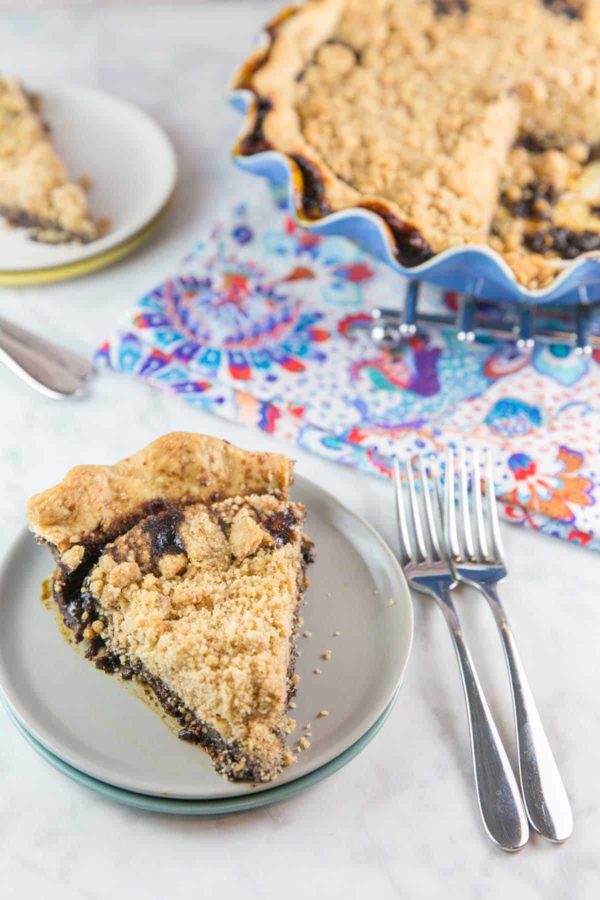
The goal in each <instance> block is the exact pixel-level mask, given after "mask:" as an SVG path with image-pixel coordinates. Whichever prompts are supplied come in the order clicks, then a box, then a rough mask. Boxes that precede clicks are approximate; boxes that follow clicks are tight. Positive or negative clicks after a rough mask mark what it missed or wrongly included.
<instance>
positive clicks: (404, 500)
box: [393, 456, 444, 565]
mask: <svg viewBox="0 0 600 900" xmlns="http://www.w3.org/2000/svg"><path fill="white" fill-rule="evenodd" d="M415 470H416V477H415ZM393 474H394V488H395V493H396V509H397V513H398V530H399V533H400V550H401V556H402V564H403V565H406V564H407V563H409V562H412V563H420V562H436V561H440V560H442V559H443V556H444V554H443V552H442V549H441V542H440V528H439V524H438V522H439V515H436V510H437V512H438V513H439V498H438V493H437V483H436V480H435V478H434V476H433V474H432V473H431V471H430V470H429V468H428V467H427V465H426V463H425V461H424V459H423V457H422V456H413V457H410V458H409V457H398V456H394V457H393ZM403 481H404V482H405V484H406V489H404V488H403V484H402V482H403Z"/></svg>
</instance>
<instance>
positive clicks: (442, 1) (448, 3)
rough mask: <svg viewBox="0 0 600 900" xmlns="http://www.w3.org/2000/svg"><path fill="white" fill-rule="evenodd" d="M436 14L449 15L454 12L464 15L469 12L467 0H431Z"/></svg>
mask: <svg viewBox="0 0 600 900" xmlns="http://www.w3.org/2000/svg"><path fill="white" fill-rule="evenodd" d="M433 10H434V12H435V14H436V16H451V15H453V14H456V13H460V14H461V15H463V16H464V15H465V13H468V12H469V0H433Z"/></svg>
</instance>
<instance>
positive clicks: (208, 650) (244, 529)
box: [29, 434, 312, 782]
mask: <svg viewBox="0 0 600 900" xmlns="http://www.w3.org/2000/svg"><path fill="white" fill-rule="evenodd" d="M291 476H292V464H291V461H290V460H288V459H287V458H286V457H284V456H280V455H275V454H268V453H250V452H246V451H243V450H239V449H238V448H236V447H233V446H232V445H230V444H228V443H226V442H224V441H220V440H217V439H215V438H210V437H205V436H202V435H193V434H171V435H166V436H165V437H163V438H160V439H159V440H158V441H155V442H154V443H153V444H151V445H150V446H149V447H146V448H145V450H142V451H141V452H140V453H137V454H135V455H134V456H132V457H129V458H128V459H126V460H123V461H122V462H120V463H117V464H116V465H115V466H80V467H79V468H76V469H73V470H72V471H71V472H70V473H69V474H68V475H67V477H66V478H65V480H64V481H63V482H62V483H61V484H59V485H57V486H56V487H54V488H51V489H50V490H49V491H46V492H45V493H43V494H38V495H37V496H35V497H33V498H32V500H31V501H30V505H29V520H30V525H31V527H32V529H33V531H34V532H35V534H36V536H37V538H38V540H40V541H42V542H45V543H47V544H48V545H49V546H50V547H51V549H52V550H53V552H54V554H55V556H56V557H57V569H56V573H55V578H54V598H55V599H56V601H57V603H58V605H59V607H60V609H61V611H62V614H63V617H64V621H65V623H66V624H67V625H68V626H69V628H71V629H72V630H73V632H74V635H75V639H76V640H77V641H85V642H86V643H87V648H86V655H87V656H88V657H89V658H90V659H92V660H93V661H94V662H95V664H96V665H97V666H98V667H99V668H101V669H104V671H106V672H109V673H116V674H118V675H119V676H120V677H122V678H124V679H132V678H135V679H136V680H138V681H140V682H142V683H144V684H145V685H147V686H148V687H149V688H150V689H151V690H152V691H153V692H154V695H155V697H156V699H157V701H158V702H159V704H160V705H161V707H162V708H163V709H164V710H165V711H166V712H167V713H168V714H169V715H170V716H172V717H173V718H174V719H175V720H176V722H177V724H178V727H179V736H180V737H181V738H182V739H184V740H187V741H191V742H194V743H197V744H199V745H200V746H202V747H203V748H204V749H205V750H207V752H208V753H209V754H210V756H211V758H212V760H213V762H214V764H215V767H216V769H217V771H218V772H220V773H222V774H224V775H226V776H227V777H228V778H230V779H232V780H251V781H257V782H264V781H270V780H271V779H272V778H274V777H275V776H276V775H277V773H278V772H279V771H280V770H281V768H282V767H283V766H284V765H286V764H287V763H288V762H289V761H290V754H289V752H288V750H287V749H286V744H285V738H286V735H287V733H288V732H289V731H290V730H291V728H292V727H293V722H292V720H291V719H289V718H288V715H287V712H288V708H289V703H290V701H291V699H292V697H293V696H294V693H295V687H296V681H297V678H296V676H295V675H294V664H295V635H296V622H297V615H298V608H299V605H300V603H301V602H302V596H303V592H304V590H305V587H306V583H307V582H306V575H305V572H306V567H307V565H308V563H309V562H310V561H311V559H312V544H311V543H310V541H309V540H308V538H307V537H306V536H305V535H304V534H303V527H302V526H303V522H304V518H305V511H304V508H303V507H302V506H301V505H300V504H297V503H292V502H290V501H289V499H288V497H287V492H288V487H289V484H290V481H291Z"/></svg>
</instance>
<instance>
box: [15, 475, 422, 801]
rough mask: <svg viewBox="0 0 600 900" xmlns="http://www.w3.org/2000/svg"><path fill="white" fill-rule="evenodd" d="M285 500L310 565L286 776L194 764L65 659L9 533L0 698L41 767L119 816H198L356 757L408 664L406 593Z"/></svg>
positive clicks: (36, 556)
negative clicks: (303, 744)
mask: <svg viewBox="0 0 600 900" xmlns="http://www.w3.org/2000/svg"><path fill="white" fill-rule="evenodd" d="M294 493H295V497H294V499H296V500H298V501H300V502H302V503H305V504H306V506H307V508H308V511H309V520H308V530H309V533H310V535H311V537H312V538H313V539H314V541H315V543H316V546H317V553H318V557H317V562H316V563H315V565H314V566H312V567H311V570H310V576H311V586H310V588H309V591H308V594H307V604H306V607H305V608H304V609H303V616H304V622H303V624H302V626H301V629H300V630H301V635H302V636H301V637H299V639H298V646H299V650H300V651H301V655H300V656H299V658H298V663H297V667H296V671H297V672H298V674H299V675H300V676H301V682H300V686H299V690H298V697H297V701H296V702H297V707H296V709H295V710H294V711H293V715H294V718H295V719H296V721H297V729H296V732H295V733H294V734H293V735H291V737H290V745H291V747H292V749H294V748H295V745H296V743H297V741H298V740H299V739H300V737H301V736H302V735H303V734H307V732H309V733H310V734H311V738H310V747H308V748H307V749H305V750H303V751H302V752H301V753H299V755H298V760H297V762H296V763H295V764H294V765H292V766H290V767H289V768H288V769H286V770H284V772H283V773H282V774H281V775H280V776H279V778H277V779H276V781H275V782H274V783H273V784H272V785H260V786H251V785H248V784H231V783H229V782H226V781H224V780H223V779H222V778H220V777H219V776H218V775H216V773H215V772H214V770H213V768H212V766H211V764H210V761H209V759H208V757H207V756H206V755H205V754H204V753H203V752H202V751H201V750H199V749H198V748H197V747H194V746H191V745H188V744H185V743H183V742H181V741H178V740H177V739H176V738H175V737H174V735H173V733H172V732H171V730H170V729H169V728H168V727H166V725H165V724H164V723H163V722H161V720H160V718H159V717H158V716H157V715H156V713H155V712H154V711H153V710H151V709H150V708H149V707H148V705H147V704H146V703H144V702H141V695H136V693H135V689H131V690H129V689H125V688H124V686H123V685H122V684H120V683H119V682H118V681H117V680H116V679H114V678H110V677H107V676H106V675H105V674H104V673H102V672H100V671H98V670H97V669H95V668H94V667H93V666H91V665H90V664H89V663H88V662H86V661H85V660H84V659H82V658H81V655H80V654H79V653H77V652H74V650H73V649H72V648H71V647H69V646H68V644H67V642H66V641H65V639H64V637H63V635H62V634H61V631H60V629H59V628H57V627H56V624H55V621H54V618H55V613H54V610H53V609H50V608H47V605H46V604H44V603H42V602H41V600H40V599H39V598H40V593H41V584H42V582H43V580H44V579H45V578H47V576H48V575H49V571H50V568H51V561H50V557H49V554H48V551H47V550H45V549H44V548H41V547H38V546H36V544H35V543H34V541H33V538H32V537H31V535H29V534H28V533H27V532H25V531H23V532H22V533H21V534H20V535H18V536H17V538H16V540H15V542H14V544H13V545H12V547H11V549H10V551H9V553H8V554H7V556H6V559H5V561H4V563H3V564H2V567H1V568H0V689H1V691H2V694H3V696H4V700H5V703H6V706H7V709H8V712H9V715H10V716H11V718H12V719H13V721H14V723H15V725H16V726H17V728H18V729H19V731H20V732H21V733H22V734H23V736H24V737H25V738H26V739H27V740H28V741H29V743H30V744H31V745H32V746H33V747H34V749H35V750H36V751H37V752H38V753H39V754H40V755H41V756H43V757H44V759H46V760H47V761H48V762H49V763H51V764H52V765H53V766H54V767H55V768H57V769H59V770H60V771H62V772H63V773H64V774H66V775H68V776H69V777H70V778H72V779H73V780H75V781H77V782H79V783H80V784H84V785H86V786H87V787H89V788H91V789H92V790H95V791H97V792H98V793H101V794H103V795H105V796H107V797H110V798H112V799H114V800H116V801H118V802H121V803H125V804H127V805H129V806H135V807H138V808H141V809H146V810H154V811H159V812H167V813H176V814H179V815H195V816H210V815H221V814H223V813H228V812H239V811H243V810H247V809H253V808H257V807H260V806H266V805H269V804H271V803H275V802H278V801H280V800H285V799H287V798H289V797H291V796H293V795H294V794H297V793H298V792H299V791H302V790H304V789H305V788H307V787H310V786H311V785H314V784H317V783H318V782H319V781H321V780H323V779H324V778H326V777H327V776H328V775H331V774H332V773H333V772H336V771H337V770H338V769H340V768H341V767H342V766H344V765H345V764H346V763H348V762H349V761H350V760H352V759H353V758H354V757H355V756H356V755H357V754H358V753H360V752H361V750H362V749H363V748H364V747H365V746H366V745H367V744H368V743H369V742H370V741H371V740H372V739H373V738H374V737H375V735H376V734H377V732H378V731H379V730H380V728H381V727H382V725H383V723H384V722H385V720H386V718H387V717H388V716H389V714H390V712H391V710H392V708H393V705H394V703H395V700H396V697H397V694H398V690H399V687H400V683H401V680H402V676H403V673H404V670H405V667H406V663H407V661H408V657H409V654H410V647H411V642H412V633H413V618H412V606H411V601H410V596H409V592H408V589H407V586H406V582H405V580H404V576H403V575H402V571H401V569H400V567H399V565H398V563H397V561H396V559H395V557H394V554H393V553H392V552H391V550H390V549H389V548H388V546H387V545H386V544H385V542H384V541H383V540H382V538H381V537H380V536H379V535H378V534H377V532H376V531H374V529H373V528H372V527H371V526H370V525H368V524H367V523H366V522H365V521H364V520H362V519H360V518H359V517H358V516H356V515H355V514H354V513H352V512H350V511H349V510H348V509H346V508H345V507H344V506H342V504H340V503H339V502H338V501H337V500H336V499H335V498H334V497H332V496H331V495H329V494H327V493H326V492H324V491H322V490H321V489H320V488H318V487H317V486H316V485H314V484H312V483H311V482H309V481H307V480H305V479H302V478H298V479H297V483H296V487H295V491H294ZM48 605H50V606H51V605H52V603H51V601H49V602H48ZM304 635H306V636H304ZM327 651H331V653H329V652H327ZM323 712H326V713H327V714H326V715H323V714H322V713H323ZM320 713H321V715H320ZM307 726H310V727H309V728H307Z"/></svg>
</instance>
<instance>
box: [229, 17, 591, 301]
mask: <svg viewBox="0 0 600 900" xmlns="http://www.w3.org/2000/svg"><path fill="white" fill-rule="evenodd" d="M268 33H269V42H268V46H267V47H266V48H263V49H261V50H258V51H257V52H256V53H255V54H254V55H253V56H252V57H251V58H250V60H249V61H248V62H247V63H246V64H245V65H244V66H243V68H242V69H241V70H240V72H239V74H238V76H237V79H236V83H235V86H236V87H237V88H246V89H249V90H251V91H252V92H253V93H254V95H255V103H254V106H253V109H252V110H251V113H250V117H249V120H248V122H247V125H246V128H245V131H244V134H243V135H242V137H241V139H240V141H239V143H238V145H237V148H236V152H237V153H239V154H242V155H250V154H254V153H259V152H262V151H265V150H270V149H275V150H278V151H281V152H282V153H284V154H286V155H287V157H288V159H289V160H290V162H291V165H292V168H293V173H294V176H295V181H296V185H297V205H298V210H299V212H300V214H301V215H302V216H304V217H306V218H309V219H316V218H320V217H322V216H325V215H327V214H328V213H330V212H333V211H335V210H341V209H346V208H353V207H363V208H365V209H369V210H372V211H373V212H376V213H378V214H379V215H380V216H381V217H382V218H383V219H384V221H385V222H386V223H387V226H388V227H389V229H390V232H391V236H392V238H393V241H394V246H395V252H396V255H397V258H398V260H399V262H400V263H402V264H403V265H405V266H409V267H410V266H415V265H418V264H420V263H422V262H425V261H426V260H427V259H429V258H431V257H432V256H433V255H434V254H436V253H439V252H440V251H443V250H445V249H448V248H450V247H454V246H457V245H462V244H487V245H489V246H491V247H493V248H494V249H495V250H497V251H499V252H500V253H501V254H502V256H503V257H504V259H505V260H506V262H507V263H508V265H509V266H510V267H511V268H512V270H513V272H514V273H515V275H516V277H517V279H518V280H519V282H521V283H522V284H524V285H526V286H527V287H529V288H531V289H534V288H539V287H543V286H545V285H547V284H549V283H550V282H551V281H552V280H553V278H554V277H555V276H556V275H557V274H558V273H559V272H560V271H561V270H562V269H563V268H564V266H565V264H566V262H567V261H568V260H572V259H574V258H575V257H577V256H579V255H581V254H583V253H595V252H598V251H600V2H599V0H519V2H517V3H506V2H505V0H307V2H306V3H305V4H304V5H303V6H301V7H298V8H294V9H290V10H287V11H286V12H285V13H283V14H282V15H281V16H279V17H278V18H277V19H276V20H275V21H274V22H272V23H271V25H270V27H269V29H268Z"/></svg>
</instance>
